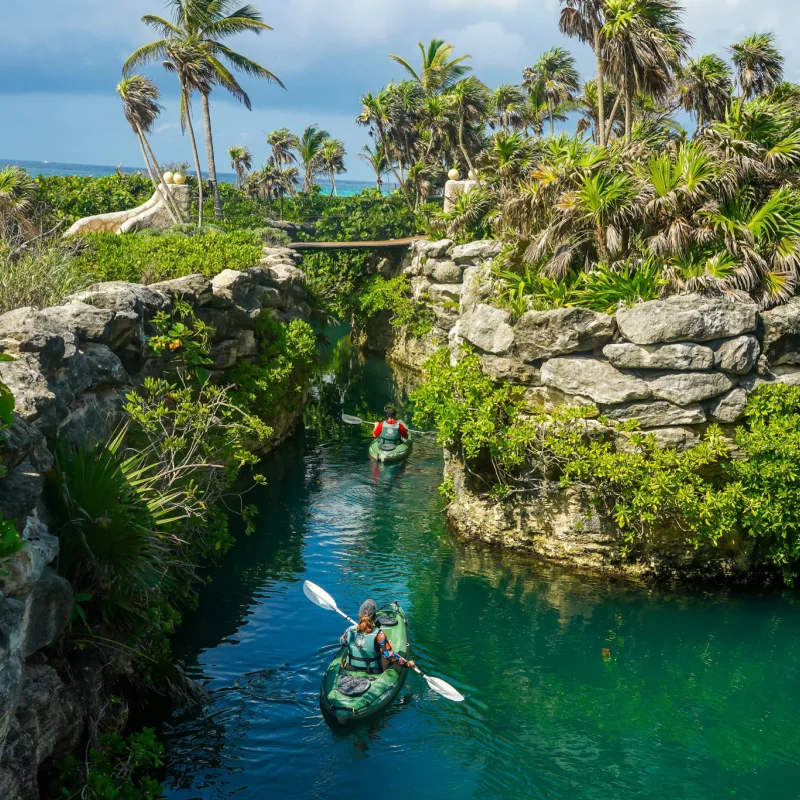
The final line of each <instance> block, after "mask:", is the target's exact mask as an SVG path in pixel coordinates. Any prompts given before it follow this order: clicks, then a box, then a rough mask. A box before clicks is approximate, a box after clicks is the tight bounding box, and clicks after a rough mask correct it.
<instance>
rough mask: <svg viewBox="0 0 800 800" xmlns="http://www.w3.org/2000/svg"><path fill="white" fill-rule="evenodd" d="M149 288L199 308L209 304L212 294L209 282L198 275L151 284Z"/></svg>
mask: <svg viewBox="0 0 800 800" xmlns="http://www.w3.org/2000/svg"><path fill="white" fill-rule="evenodd" d="M150 288H151V289H155V290H156V291H159V292H163V293H164V294H167V295H170V296H171V297H177V298H178V299H179V300H184V301H185V302H187V303H197V304H198V305H201V306H204V305H207V304H208V303H210V302H211V297H212V293H213V292H212V288H211V281H210V280H209V279H208V278H206V276H205V275H201V274H200V273H194V274H193V275H186V276H184V277H183V278H175V279H174V280H171V281H161V282H160V283H151V284H150Z"/></svg>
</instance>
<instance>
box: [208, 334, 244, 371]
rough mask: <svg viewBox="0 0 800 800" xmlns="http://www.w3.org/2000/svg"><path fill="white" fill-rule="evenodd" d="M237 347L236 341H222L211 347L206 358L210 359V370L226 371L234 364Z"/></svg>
mask: <svg viewBox="0 0 800 800" xmlns="http://www.w3.org/2000/svg"><path fill="white" fill-rule="evenodd" d="M237 355H238V347H237V343H236V339H224V340H223V341H221V342H216V343H215V344H213V345H211V352H210V353H209V354H208V357H209V358H210V359H211V369H227V368H228V367H232V366H233V365H234V364H235V363H236V356H237Z"/></svg>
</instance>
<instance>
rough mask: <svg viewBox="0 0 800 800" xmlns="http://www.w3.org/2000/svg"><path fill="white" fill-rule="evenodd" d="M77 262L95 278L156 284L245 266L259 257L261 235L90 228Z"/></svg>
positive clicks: (240, 268) (253, 264)
mask: <svg viewBox="0 0 800 800" xmlns="http://www.w3.org/2000/svg"><path fill="white" fill-rule="evenodd" d="M83 239H84V241H85V242H86V249H85V250H84V252H83V253H82V254H81V255H80V256H79V257H78V265H79V266H80V267H81V268H82V269H83V270H84V271H85V272H86V273H87V274H90V275H92V276H94V278H95V280H98V281H130V282H133V283H155V282H157V281H164V280H170V279H171V278H179V277H181V276H183V275H191V274H192V273H195V272H199V273H202V274H203V275H206V276H208V277H213V276H214V275H217V274H218V273H220V272H221V271H222V270H223V269H234V270H246V269H250V268H251V267H254V266H256V265H257V264H258V262H259V260H260V259H261V256H262V247H263V244H262V239H261V237H260V235H258V234H257V233H253V232H248V231H233V232H230V233H205V234H201V235H197V236H141V235H139V234H129V235H123V236H118V235H116V234H113V233H94V234H87V235H86V236H85V237H83Z"/></svg>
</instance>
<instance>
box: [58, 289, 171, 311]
mask: <svg viewBox="0 0 800 800" xmlns="http://www.w3.org/2000/svg"><path fill="white" fill-rule="evenodd" d="M67 301H68V302H72V301H80V302H82V303H87V304H88V305H90V306H96V307H97V308H107V309H109V310H111V311H132V312H134V313H135V314H136V315H137V316H139V317H141V316H145V317H150V316H152V315H153V314H155V313H156V312H157V311H167V310H168V309H169V308H170V306H171V305H172V300H171V299H170V297H169V295H167V294H165V293H164V292H159V291H157V290H155V289H152V288H150V287H149V286H140V285H139V284H138V283H125V282H124V281H106V282H105V283H95V284H92V286H90V287H89V288H88V289H86V290H85V291H83V292H78V294H73V295H70V296H69V297H67Z"/></svg>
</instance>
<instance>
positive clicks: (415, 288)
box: [411, 275, 433, 300]
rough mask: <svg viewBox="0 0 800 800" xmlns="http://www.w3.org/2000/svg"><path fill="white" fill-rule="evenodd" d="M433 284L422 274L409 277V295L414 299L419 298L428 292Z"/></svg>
mask: <svg viewBox="0 0 800 800" xmlns="http://www.w3.org/2000/svg"><path fill="white" fill-rule="evenodd" d="M432 285H433V284H432V283H431V281H430V280H429V279H428V278H426V277H425V276H424V275H416V276H414V277H413V278H412V279H411V296H412V297H413V298H414V299H415V300H421V299H422V296H423V295H427V294H428V290H429V289H430V288H431V286H432Z"/></svg>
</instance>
